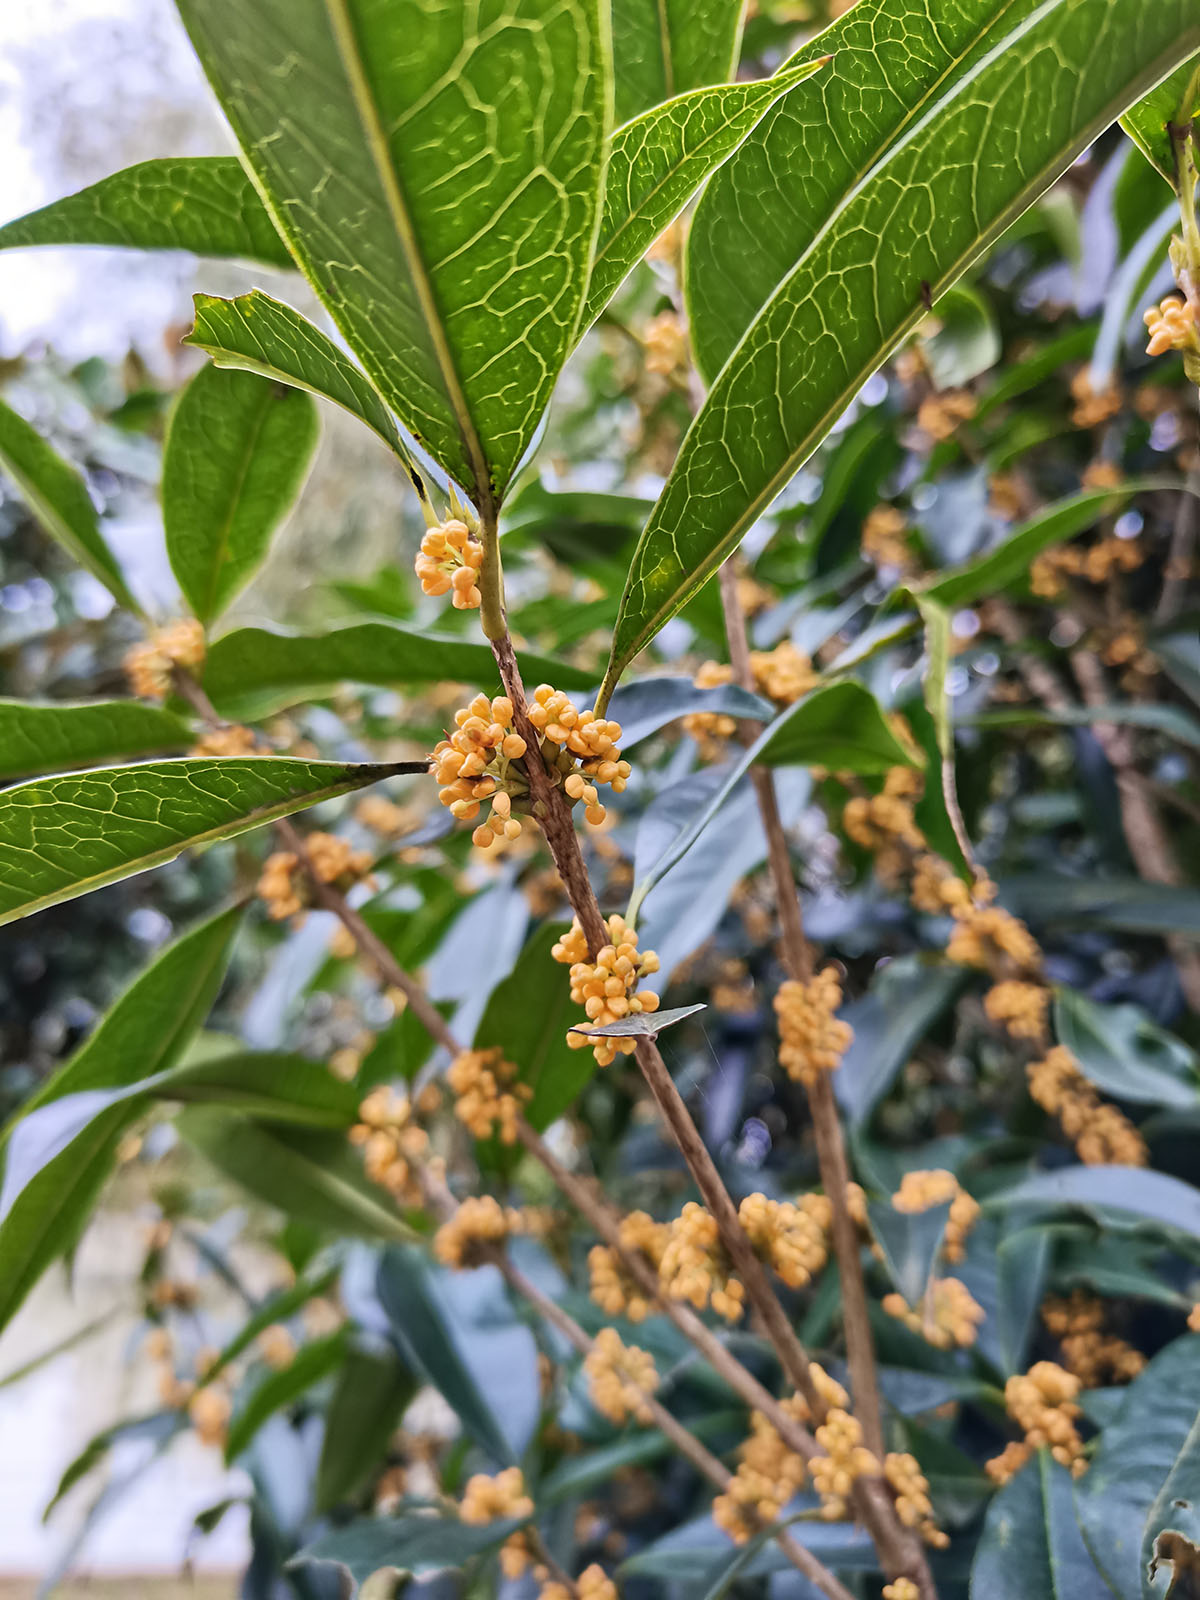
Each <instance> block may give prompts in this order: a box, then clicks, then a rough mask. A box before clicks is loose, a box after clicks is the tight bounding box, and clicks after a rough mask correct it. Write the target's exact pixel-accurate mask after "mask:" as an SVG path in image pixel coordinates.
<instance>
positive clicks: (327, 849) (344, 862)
mask: <svg viewBox="0 0 1200 1600" xmlns="http://www.w3.org/2000/svg"><path fill="white" fill-rule="evenodd" d="M304 853H305V855H306V856H307V858H308V862H309V863H310V864H311V867H312V871H313V873H314V874H315V875H316V877H317V878H319V879H320V881H321V882H322V883H328V884H332V885H333V886H334V887H335V888H337V889H340V890H342V891H343V892H344V891H345V890H347V889H349V888H350V887H351V886H352V885H353V884H355V883H358V882H360V881H361V880H362V879H363V878H365V877H367V875H368V874H369V873H370V870H371V866H372V857H371V853H370V851H369V850H356V849H355V848H354V846H353V845H352V844H351V843H350V842H349V840H347V839H343V838H341V837H339V835H337V834H336V833H320V832H316V833H310V834H307V835H306V836H305V840H304ZM257 893H258V896H259V898H260V899H261V900H262V901H263V902H264V903H265V905H266V908H267V915H268V916H269V917H270V918H271V920H272V921H273V922H283V921H284V920H285V919H286V918H288V917H294V916H296V915H298V914H299V913H300V912H302V911H303V910H304V909H305V908H306V907H307V906H309V905H311V904H312V884H311V882H310V879H309V875H308V870H307V867H306V866H305V865H304V864H302V863H301V860H300V857H299V856H298V855H297V854H296V852H295V851H294V850H275V851H273V852H272V853H271V854H270V855H269V856H268V857H267V859H266V861H265V862H264V863H263V869H262V873H261V875H260V877H259V880H258V884H257Z"/></svg>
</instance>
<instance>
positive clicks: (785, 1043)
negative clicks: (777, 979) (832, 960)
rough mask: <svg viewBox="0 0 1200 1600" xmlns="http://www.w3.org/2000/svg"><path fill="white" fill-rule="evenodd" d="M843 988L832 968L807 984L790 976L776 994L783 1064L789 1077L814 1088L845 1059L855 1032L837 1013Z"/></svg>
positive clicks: (780, 1057) (825, 969)
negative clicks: (822, 1076)
mask: <svg viewBox="0 0 1200 1600" xmlns="http://www.w3.org/2000/svg"><path fill="white" fill-rule="evenodd" d="M841 1003H842V987H841V984H840V983H839V981H838V976H837V973H836V972H835V971H834V969H833V968H832V967H826V968H824V970H823V971H821V972H818V973H817V974H816V975H815V977H812V978H810V979H809V981H808V982H807V983H800V982H799V981H797V980H795V979H789V980H788V981H787V982H786V983H781V984H780V986H779V991H778V993H777V994H776V996H775V1002H774V1004H775V1012H776V1015H777V1016H778V1018H779V1063H780V1065H781V1066H782V1067H783V1070H784V1071H785V1072H786V1073H787V1075H788V1077H789V1078H794V1079H795V1080H796V1082H797V1083H802V1084H804V1085H805V1087H806V1088H810V1089H811V1088H812V1086H813V1085H814V1084H815V1083H816V1081H817V1079H818V1078H819V1077H820V1075H821V1073H823V1072H832V1071H833V1070H834V1068H835V1067H836V1066H837V1065H838V1063H839V1062H840V1061H841V1059H842V1057H843V1056H844V1055H845V1053H846V1051H847V1050H848V1049H849V1048H850V1043H851V1041H852V1040H853V1038H854V1032H853V1030H852V1029H851V1027H850V1025H849V1023H846V1022H841V1021H839V1020H838V1017H837V1015H836V1013H837V1008H838V1007H839V1006H840V1005H841Z"/></svg>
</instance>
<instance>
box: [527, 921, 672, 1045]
mask: <svg viewBox="0 0 1200 1600" xmlns="http://www.w3.org/2000/svg"><path fill="white" fill-rule="evenodd" d="M606 926H607V929H608V936H609V939H610V940H611V943H610V944H606V945H604V946H602V947H601V949H599V950H598V951H597V952H596V958H595V960H594V961H593V960H592V959H591V957H590V956H589V954H588V947H587V940H586V938H585V937H584V933H583V929H582V928H581V927H580V924H579V918H578V917H576V918H575V919H574V921H573V922H572V923H571V926H570V928H569V929H568V930H567V932H566V933H565V934H563V936H562V938H561V939H560V940H559V941H558V942H557V943H556V944H555V945H554V946H553V948H552V950H551V952H550V953H551V955H552V956H553V957H554V959H555V961H558V962H561V964H562V965H563V966H569V967H570V969H571V970H570V979H571V999H572V1000H573V1001H574V1002H575V1004H576V1005H580V1006H582V1007H583V1009H584V1013H585V1015H586V1017H587V1020H588V1022H589V1023H590V1024H591V1025H592V1026H593V1027H598V1028H602V1027H604V1026H606V1024H608V1023H610V1022H620V1021H622V1020H623V1019H624V1018H626V1017H636V1016H641V1015H643V1014H644V1013H646V1012H653V1011H657V1010H658V996H657V994H655V992H654V991H653V989H647V990H646V991H645V992H644V993H641V992H639V990H638V985H639V983H640V982H641V980H642V979H643V978H648V977H650V976H651V975H652V974H654V973H656V972H657V971H658V956H657V955H656V954H655V953H654V951H653V950H642V951H639V950H638V935H637V930H636V928H632V927H630V925H629V924H628V923H627V922H626V921H625V919H624V917H622V916H620V915H618V914H617V913H616V912H614V913H613V915H612V916H610V917H609V918H607V920H606ZM567 1043H568V1044H569V1045H570V1046H571V1048H572V1049H574V1050H583V1049H586V1048H587V1047H588V1046H589V1045H590V1046H591V1047H592V1051H593V1054H594V1055H595V1057H596V1061H597V1063H598V1064H599V1065H600V1066H602V1067H607V1066H609V1065H610V1064H611V1063H612V1062H613V1061H614V1060H615V1058H616V1057H617V1056H618V1055H632V1054H633V1052H634V1050H635V1049H636V1048H637V1040H636V1039H635V1038H632V1037H630V1038H617V1037H614V1036H609V1035H606V1036H605V1037H603V1038H599V1039H593V1038H591V1037H589V1036H588V1035H587V1034H586V1033H578V1032H574V1031H571V1032H568V1034H567Z"/></svg>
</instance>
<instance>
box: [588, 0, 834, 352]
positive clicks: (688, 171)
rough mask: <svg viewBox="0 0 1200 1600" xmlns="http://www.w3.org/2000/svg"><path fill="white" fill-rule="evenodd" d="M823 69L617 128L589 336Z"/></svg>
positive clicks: (710, 95) (706, 97)
mask: <svg viewBox="0 0 1200 1600" xmlns="http://www.w3.org/2000/svg"><path fill="white" fill-rule="evenodd" d="M733 9H734V7H733V6H732V5H731V6H730V10H733ZM822 65H823V63H822V62H820V61H811V62H805V63H803V64H802V65H801V66H799V67H796V68H793V69H791V70H789V71H784V72H780V73H777V74H776V76H775V77H773V78H765V79H763V80H762V81H761V82H758V83H732V84H724V85H721V86H719V87H714V88H711V89H696V90H694V91H693V92H692V93H690V94H684V95H680V96H679V98H678V99H673V100H671V101H669V102H668V103H667V104H666V105H656V106H655V107H654V108H653V109H651V110H649V111H646V112H644V113H643V114H642V115H641V116H640V117H637V118H636V119H635V120H633V121H632V122H628V123H626V125H625V126H624V127H623V128H619V129H618V130H617V132H616V133H615V134H614V135H613V139H612V147H611V149H610V151H609V157H608V177H607V179H606V180H605V186H604V211H603V214H602V216H601V220H600V237H599V239H598V240H597V242H596V255H595V258H594V260H593V262H592V276H591V280H590V282H589V284H588V294H587V304H586V305H585V307H584V311H583V318H582V321H581V324H580V328H581V331H582V330H583V329H586V328H588V327H590V326H591V324H592V323H593V322H594V321H595V320H596V318H597V317H598V316H599V315H600V313H601V312H602V311H603V310H604V307H605V306H606V305H607V304H608V302H609V301H610V300H611V299H612V297H613V295H614V294H615V293H616V291H617V289H618V288H619V287H620V285H621V283H622V282H623V281H624V279H625V277H626V276H627V275H628V274H629V273H630V272H632V270H633V268H634V267H635V266H636V265H637V263H638V262H639V261H640V260H641V259H642V257H643V256H644V255H645V253H646V251H647V249H648V248H649V246H650V245H651V244H653V242H654V240H655V239H656V238H657V237H658V235H659V234H660V233H661V232H662V231H663V229H664V228H665V227H666V226H667V224H668V223H669V222H671V221H672V219H673V218H675V217H676V216H678V214H679V212H680V211H682V210H683V208H684V206H685V205H686V204H687V202H688V201H689V200H690V199H691V197H692V195H693V194H695V192H696V190H697V189H698V188H699V187H700V185H701V184H702V183H703V182H704V181H705V179H706V178H707V177H708V176H709V175H710V174H711V173H712V172H714V171H715V170H716V169H717V167H719V166H720V164H721V162H722V161H724V160H725V159H726V158H727V157H728V156H729V154H730V152H731V151H733V150H735V149H736V148H737V146H738V145H739V144H740V143H741V142H742V140H743V139H744V138H745V137H746V135H747V134H748V133H749V132H750V130H751V128H753V126H754V124H755V123H756V122H757V121H758V119H759V118H760V117H761V116H762V114H763V112H764V111H766V110H767V108H768V107H769V106H772V105H774V103H775V101H776V100H778V99H779V97H780V95H784V94H786V93H787V92H788V90H789V89H794V88H795V87H796V85H797V84H799V83H803V82H804V80H805V78H809V77H811V76H812V74H813V73H814V72H816V71H817V70H818V69H819V68H820V67H821V66H822Z"/></svg>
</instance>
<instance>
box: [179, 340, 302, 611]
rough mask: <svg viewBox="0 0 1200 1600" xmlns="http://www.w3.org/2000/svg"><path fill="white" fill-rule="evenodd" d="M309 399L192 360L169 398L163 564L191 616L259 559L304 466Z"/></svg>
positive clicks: (244, 578) (217, 605)
mask: <svg viewBox="0 0 1200 1600" xmlns="http://www.w3.org/2000/svg"><path fill="white" fill-rule="evenodd" d="M318 431H319V425H318V422H317V408H316V406H314V405H313V403H312V400H311V399H310V398H309V396H308V395H307V394H306V393H305V392H304V390H303V389H293V388H288V387H285V386H284V385H283V384H279V383H272V382H270V381H269V380H268V379H266V378H260V377H257V376H256V375H255V374H254V373H252V372H238V371H225V372H223V371H222V370H221V369H220V368H219V367H215V366H207V367H201V369H200V371H199V372H198V373H197V374H196V376H195V377H194V378H193V379H192V381H191V382H190V383H189V384H188V386H187V388H186V389H185V390H184V391H183V394H182V395H181V396H180V397H179V403H178V404H177V405H176V407H175V410H174V412H173V413H172V416H171V426H170V430H169V431H168V433H167V444H166V449H165V451H164V453H163V482H162V503H163V526H164V529H165V531H166V538H167V555H168V557H169V558H170V562H171V570H172V572H174V574H175V577H176V578H177V579H178V582H179V587H180V588H181V589H182V590H183V594H184V598H185V599H186V600H187V602H188V604H189V605H190V606H191V608H192V610H193V611H194V612H195V614H196V616H197V617H199V619H200V621H201V622H204V623H209V622H211V621H212V620H213V618H214V617H216V616H218V615H219V614H220V613H221V612H222V611H223V610H224V609H225V607H226V606H227V605H228V604H229V602H230V601H231V600H232V599H233V597H234V596H235V595H236V594H238V593H239V592H240V591H241V590H242V589H244V588H245V586H246V585H247V584H248V583H249V582H250V579H251V578H252V577H253V576H254V574H255V573H256V572H257V570H258V568H259V567H260V566H261V565H262V562H263V561H264V559H265V558H266V554H267V550H268V548H269V546H270V543H271V536H272V534H274V532H275V530H276V528H277V527H278V526H279V524H280V523H281V522H282V521H283V519H284V517H285V516H286V515H287V513H288V512H289V511H290V510H291V508H292V505H293V504H294V502H295V499H296V496H297V495H298V494H299V493H300V489H301V487H302V485H303V483H304V480H305V478H306V477H307V475H308V470H309V467H310V466H311V465H312V459H313V453H314V451H315V450H316V447H317V436H318Z"/></svg>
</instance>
